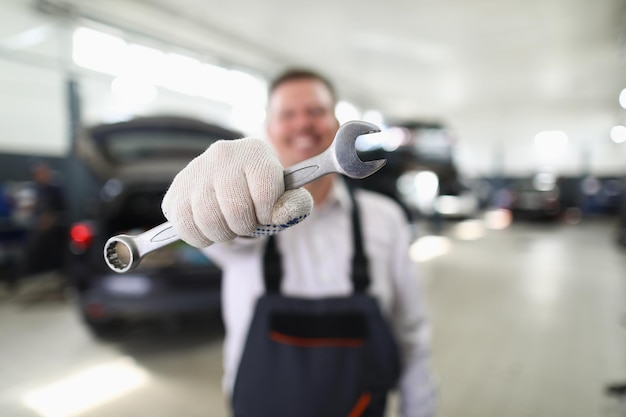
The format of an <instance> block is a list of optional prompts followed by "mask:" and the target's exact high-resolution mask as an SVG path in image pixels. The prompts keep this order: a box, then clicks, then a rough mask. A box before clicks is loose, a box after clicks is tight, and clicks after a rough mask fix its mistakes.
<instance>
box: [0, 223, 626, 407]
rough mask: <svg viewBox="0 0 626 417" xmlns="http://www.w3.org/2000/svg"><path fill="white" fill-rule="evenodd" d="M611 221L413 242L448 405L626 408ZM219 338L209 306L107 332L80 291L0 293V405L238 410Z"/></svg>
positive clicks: (622, 264) (621, 307) (619, 270)
mask: <svg viewBox="0 0 626 417" xmlns="http://www.w3.org/2000/svg"><path fill="white" fill-rule="evenodd" d="M611 228H612V224H611V223H609V222H591V223H589V224H586V223H582V224H579V225H576V226H572V225H569V226H565V225H561V224H554V225H552V224H536V223H534V224H533V223H527V224H514V225H513V226H512V227H509V228H506V229H502V228H489V227H485V223H483V222H477V221H474V222H469V223H459V224H456V225H450V227H448V228H447V229H446V233H445V234H444V236H437V237H429V238H427V239H423V238H422V239H420V240H418V241H417V242H416V244H415V245H414V246H413V247H412V249H411V250H412V256H414V259H415V260H416V261H418V263H419V266H418V267H419V268H420V269H421V271H422V276H423V277H424V280H423V284H424V287H425V290H426V292H427V294H428V298H429V310H430V315H431V321H432V323H433V329H434V334H433V335H434V338H433V352H434V357H433V367H434V369H435V371H436V375H437V380H438V385H439V393H440V412H439V416H441V417H457V416H458V417H491V416H493V417H503V416H507V417H508V416H510V417H522V416H550V417H557V416H564V417H565V416H567V417H576V416H580V417H593V416H620V415H626V414H625V413H626V411H625V410H624V405H623V404H621V407H622V409H620V404H619V403H617V402H612V400H610V399H608V398H606V397H605V396H604V395H603V390H604V386H605V385H606V384H607V383H609V382H613V381H622V380H626V366H625V359H626V349H625V348H626V344H625V343H624V334H625V329H624V328H623V327H622V326H621V325H620V318H621V316H622V314H623V313H624V311H625V309H626V304H625V297H624V295H625V290H624V284H623V280H624V279H625V278H626V273H625V271H626V253H624V252H621V251H620V250H619V249H618V248H617V247H616V246H615V245H614V244H613V241H612V235H611V232H612V230H611ZM222 337H223V329H222V327H221V325H220V323H219V320H218V319H211V320H208V321H203V322H196V323H187V324H185V325H180V324H179V323H168V324H166V325H159V326H152V325H145V326H140V327H138V328H137V329H135V330H133V331H132V332H131V333H130V334H128V335H127V337H125V339H124V340H123V341H119V342H114V343H98V342H96V341H94V339H93V338H92V337H91V336H90V335H89V334H88V333H87V332H86V331H85V330H84V328H83V327H82V326H81V324H80V322H79V320H78V318H77V316H76V314H75V312H74V311H73V308H72V306H71V303H70V302H67V301H64V300H63V299H62V298H59V297H54V296H52V297H50V296H44V297H32V296H29V295H28V294H20V295H18V296H13V297H8V296H6V294H5V295H4V296H3V295H2V294H1V293H0V416H7V417H38V416H41V417H69V416H85V417H101V416H102V417H104V416H107V417H109V416H116V417H131V416H132V417H136V416H150V417H172V416H181V417H200V416H202V417H208V416H210V417H221V416H227V415H228V413H227V407H226V403H225V401H224V399H223V398H222V394H221V390H220V375H221V340H222ZM391 414H392V415H396V414H395V413H391Z"/></svg>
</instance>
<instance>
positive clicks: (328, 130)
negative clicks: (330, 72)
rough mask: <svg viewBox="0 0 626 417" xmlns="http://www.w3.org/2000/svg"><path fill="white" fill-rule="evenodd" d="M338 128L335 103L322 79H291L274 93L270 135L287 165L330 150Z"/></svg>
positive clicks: (281, 160)
mask: <svg viewBox="0 0 626 417" xmlns="http://www.w3.org/2000/svg"><path fill="white" fill-rule="evenodd" d="M338 128H339V122H337V119H336V118H335V102H334V100H333V97H332V95H331V93H330V91H329V90H328V88H326V86H325V85H324V83H322V82H321V81H318V80H315V79H300V80H292V81H287V82H285V83H283V84H281V85H279V86H278V88H276V90H274V92H273V93H272V95H271V96H270V99H269V106H268V116H267V135H268V137H269V141H270V143H271V144H272V146H273V147H274V149H275V150H276V152H277V153H278V157H279V158H280V162H281V163H282V164H283V166H285V167H289V166H291V165H293V164H295V163H297V162H300V161H303V160H305V159H308V158H311V157H313V156H316V155H318V154H320V153H321V152H323V151H324V150H326V149H327V148H328V147H329V146H330V144H331V143H332V142H333V139H334V138H335V133H337V129H338Z"/></svg>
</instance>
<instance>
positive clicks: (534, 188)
mask: <svg viewBox="0 0 626 417" xmlns="http://www.w3.org/2000/svg"><path fill="white" fill-rule="evenodd" d="M509 192H510V210H511V212H512V213H513V216H514V217H515V218H518V219H521V218H525V219H547V220H554V219H556V218H557V217H558V216H559V215H560V214H561V202H560V189H559V186H558V184H557V179H556V177H555V176H554V175H552V174H549V173H540V174H537V175H535V176H533V177H532V178H519V179H516V180H514V181H512V183H511V185H510V189H509Z"/></svg>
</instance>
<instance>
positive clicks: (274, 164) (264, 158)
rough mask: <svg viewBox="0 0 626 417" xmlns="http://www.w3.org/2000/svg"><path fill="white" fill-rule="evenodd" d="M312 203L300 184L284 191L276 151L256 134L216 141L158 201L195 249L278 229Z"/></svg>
mask: <svg viewBox="0 0 626 417" xmlns="http://www.w3.org/2000/svg"><path fill="white" fill-rule="evenodd" d="M312 208H313V198H312V197H311V195H310V194H309V192H308V191H306V190H305V189H304V188H298V189H296V190H289V191H287V192H285V185H284V179H283V167H282V165H281V164H280V162H279V161H278V158H277V157H276V154H275V153H274V151H273V149H272V148H271V147H270V145H269V144H268V143H266V142H265V141H264V140H262V139H255V138H244V139H239V140H221V141H218V142H215V143H214V144H213V145H211V146H210V147H209V148H208V149H207V150H206V151H205V152H204V153H203V154H201V155H200V156H198V157H196V158H195V159H194V160H192V161H191V162H190V163H189V164H188V165H187V166H186V167H185V168H184V169H183V170H182V171H180V172H179V173H178V174H177V175H176V177H175V178H174V180H173V182H172V184H171V185H170V187H169V189H168V191H167V193H166V194H165V197H164V198H163V202H162V204H161V209H162V210H163V214H164V215H165V217H166V218H167V220H168V221H170V222H171V223H172V224H173V225H174V229H175V230H176V231H177V233H178V236H179V237H180V238H181V239H182V240H183V241H185V242H187V243H188V244H190V245H192V246H195V247H197V248H201V247H207V246H210V245H211V244H213V243H214V242H228V241H230V240H232V239H234V238H235V237H237V236H265V235H271V234H274V233H277V232H279V231H281V230H283V229H285V228H287V227H290V226H293V225H295V224H297V223H299V222H300V221H302V220H303V219H304V218H306V217H307V216H308V215H309V214H310V213H311V210H312Z"/></svg>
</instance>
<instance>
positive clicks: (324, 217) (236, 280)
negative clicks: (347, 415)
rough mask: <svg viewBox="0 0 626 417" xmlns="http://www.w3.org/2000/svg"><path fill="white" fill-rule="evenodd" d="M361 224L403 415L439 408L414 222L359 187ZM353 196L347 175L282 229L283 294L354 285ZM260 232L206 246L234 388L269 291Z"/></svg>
mask: <svg viewBox="0 0 626 417" xmlns="http://www.w3.org/2000/svg"><path fill="white" fill-rule="evenodd" d="M355 198H356V200H357V204H358V206H359V210H360V211H359V213H360V215H361V223H362V224H361V230H362V234H363V240H364V248H365V252H366V256H367V257H368V259H369V270H370V278H371V281H372V282H371V284H370V288H369V293H370V294H371V295H373V296H375V297H376V298H377V300H378V302H379V306H380V308H381V311H382V314H383V316H385V317H386V318H387V319H388V321H389V323H390V325H391V328H392V331H393V333H394V335H395V337H396V340H397V341H398V344H399V347H400V350H401V352H400V354H401V361H402V375H401V380H400V384H399V394H400V400H401V409H402V415H403V416H404V417H425V416H428V417H430V416H433V415H434V408H435V407H434V402H435V401H434V391H433V384H432V378H431V375H430V372H429V369H428V345H429V331H428V325H427V322H426V318H425V311H424V304H423V300H422V293H421V289H420V284H419V281H418V276H417V274H416V265H415V264H413V263H412V262H411V261H410V260H409V257H408V246H409V240H410V231H409V226H408V224H407V222H406V220H405V216H404V214H403V213H402V211H401V209H400V207H399V206H398V205H397V204H396V203H395V202H393V201H392V200H391V199H389V198H387V197H384V196H382V195H379V194H375V193H372V192H368V191H364V190H357V191H356V192H355ZM351 210H352V201H351V200H350V196H349V193H348V190H347V188H346V185H345V183H344V181H342V180H339V179H337V180H335V181H334V185H333V188H332V190H331V193H330V195H329V197H328V198H327V199H326V201H325V202H324V204H323V205H322V206H319V207H318V206H316V207H315V208H314V210H313V212H312V213H311V215H310V216H309V217H308V218H307V219H306V220H304V221H303V222H302V223H300V224H297V225H295V226H293V227H291V228H289V229H286V230H284V231H282V232H280V233H279V234H278V235H277V245H278V250H279V251H280V253H281V254H282V259H283V279H282V286H281V293H282V294H283V295H287V296H289V295H291V296H297V297H308V298H319V297H327V296H337V295H348V294H350V293H351V292H352V281H351V261H352V254H353V242H352V225H351V223H352V222H351ZM264 249H265V244H264V240H263V239H243V238H241V239H236V240H235V241H233V242H232V243H229V244H215V245H213V246H210V247H208V248H206V249H204V253H205V254H206V255H207V256H209V257H210V258H211V259H212V260H213V261H214V262H215V263H216V264H218V265H219V266H220V267H221V268H222V270H223V283H222V314H223V318H224V323H225V327H226V337H225V342H224V379H223V386H224V390H225V391H226V393H227V394H229V395H230V394H231V393H232V390H233V387H234V382H235V376H236V374H237V369H238V366H239V361H240V359H241V356H242V354H243V349H244V346H245V341H246V337H247V334H248V328H249V326H250V323H251V320H252V315H253V313H254V309H255V306H256V300H257V299H258V297H259V296H261V295H262V294H263V293H264V283H263V276H262V275H263V268H262V258H263V253H264Z"/></svg>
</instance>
